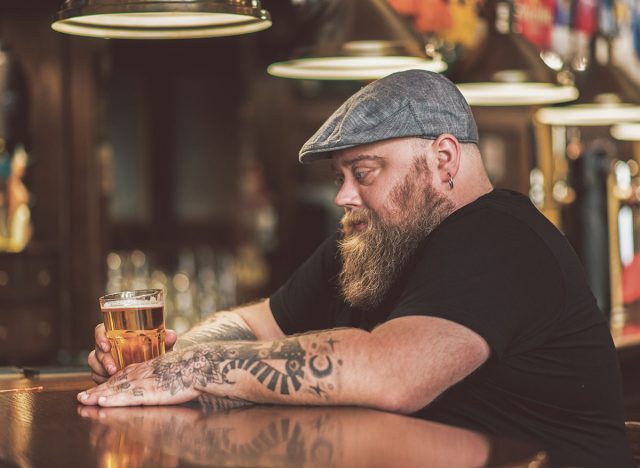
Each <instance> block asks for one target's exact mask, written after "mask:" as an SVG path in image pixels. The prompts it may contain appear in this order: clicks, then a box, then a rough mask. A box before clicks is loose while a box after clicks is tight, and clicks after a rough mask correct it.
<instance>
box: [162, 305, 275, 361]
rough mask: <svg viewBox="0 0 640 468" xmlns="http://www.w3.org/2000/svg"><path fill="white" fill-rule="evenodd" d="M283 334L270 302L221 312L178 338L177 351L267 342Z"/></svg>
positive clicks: (175, 347) (175, 348)
mask: <svg viewBox="0 0 640 468" xmlns="http://www.w3.org/2000/svg"><path fill="white" fill-rule="evenodd" d="M283 336H284V333H282V330H280V327H279V326H278V324H277V323H276V321H275V319H274V318H273V314H272V313H271V308H270V307H269V301H268V300H267V299H263V300H261V301H259V302H256V303H253V304H249V305H246V306H243V307H240V308H238V309H236V310H232V311H229V312H218V313H215V314H213V315H212V316H211V317H209V318H208V319H206V320H204V321H203V322H201V323H200V324H198V325H196V326H195V327H193V328H192V329H191V330H189V331H188V332H186V333H185V334H184V335H181V336H179V337H178V341H177V342H176V346H174V350H175V351H177V350H181V349H184V348H186V347H189V346H193V345H195V344H202V343H212V342H217V341H256V340H260V341H264V340H273V339H278V338H282V337H283Z"/></svg>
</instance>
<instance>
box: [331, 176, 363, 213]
mask: <svg viewBox="0 0 640 468" xmlns="http://www.w3.org/2000/svg"><path fill="white" fill-rule="evenodd" d="M335 202H336V205H338V206H339V207H341V208H346V209H353V208H358V207H360V206H362V200H361V199H360V194H359V193H358V190H357V188H356V186H355V184H354V183H353V182H352V181H350V180H348V179H345V181H344V182H343V183H342V185H341V186H340V189H339V190H338V193H337V194H336V199H335Z"/></svg>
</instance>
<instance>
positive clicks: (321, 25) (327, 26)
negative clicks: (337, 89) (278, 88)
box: [267, 0, 447, 80]
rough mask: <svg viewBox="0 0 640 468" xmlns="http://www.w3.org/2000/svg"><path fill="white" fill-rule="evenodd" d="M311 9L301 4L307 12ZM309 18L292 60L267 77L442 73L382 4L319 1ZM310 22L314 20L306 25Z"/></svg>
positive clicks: (438, 62) (431, 52)
mask: <svg viewBox="0 0 640 468" xmlns="http://www.w3.org/2000/svg"><path fill="white" fill-rule="evenodd" d="M313 6H314V5H313V4H311V2H309V5H304V6H303V8H307V11H309V10H310V9H311V8H312V7H313ZM313 13H314V15H311V14H308V15H307V20H309V21H308V22H309V23H315V27H309V28H306V29H305V28H302V29H301V31H302V35H303V36H305V37H302V38H299V39H298V46H297V48H296V50H295V51H294V53H293V58H292V59H290V60H287V61H284V62H277V63H273V64H271V65H270V66H269V67H268V69H267V71H268V72H269V74H271V75H274V76H279V77H283V78H294V79H313V80H375V79H378V78H382V77H383V76H386V75H388V74H390V73H394V72H397V71H402V70H407V69H412V68H419V69H424V70H430V71H434V72H442V71H444V70H445V69H446V68H447V65H446V63H445V62H444V61H443V60H442V59H441V58H440V57H439V55H438V54H437V53H436V51H435V49H434V48H432V47H430V46H425V45H424V42H423V40H422V38H421V37H420V36H419V35H418V34H417V33H416V32H415V31H414V30H413V29H412V28H411V26H410V25H409V24H408V23H407V22H405V20H404V19H403V18H401V17H400V16H399V15H398V14H397V13H396V12H395V11H394V10H393V8H391V6H390V5H389V4H388V3H387V2H386V0H349V1H346V0H337V1H335V0H323V2H322V3H321V9H320V11H319V13H318V11H314V12H313ZM310 20H313V21H310Z"/></svg>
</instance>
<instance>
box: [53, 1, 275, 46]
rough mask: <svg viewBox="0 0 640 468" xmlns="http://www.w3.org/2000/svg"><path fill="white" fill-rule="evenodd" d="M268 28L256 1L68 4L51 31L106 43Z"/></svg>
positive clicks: (81, 2) (185, 37) (94, 2)
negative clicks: (100, 40)
mask: <svg viewBox="0 0 640 468" xmlns="http://www.w3.org/2000/svg"><path fill="white" fill-rule="evenodd" d="M269 26H271V19H270V16H269V12H267V11H266V10H263V9H261V7H260V1H259V0H202V1H199V0H137V1H135V0H66V1H65V2H64V4H63V5H62V8H61V9H60V11H58V14H57V19H56V21H54V23H53V24H52V25H51V27H52V28H53V29H54V30H56V31H59V32H62V33H67V34H75V35H80V36H91V37H102V38H107V39H111V38H113V39H193V38H204V37H219V36H234V35H239V34H247V33H252V32H256V31H261V30H263V29H266V28H268V27H269Z"/></svg>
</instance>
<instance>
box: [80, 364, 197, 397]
mask: <svg viewBox="0 0 640 468" xmlns="http://www.w3.org/2000/svg"><path fill="white" fill-rule="evenodd" d="M189 371H190V369H189V368H185V367H184V366H183V365H182V362H181V356H180V353H177V352H175V353H169V354H164V355H162V356H160V357H157V358H154V359H151V360H149V361H146V362H141V363H138V364H131V365H129V366H127V367H126V368H124V369H123V370H121V371H119V372H117V373H116V374H115V375H114V376H112V377H111V378H110V379H109V380H107V381H106V382H104V383H103V384H101V385H98V386H97V387H94V388H92V389H89V390H87V391H85V392H81V393H79V394H78V401H79V402H80V403H82V404H85V405H100V406H137V405H174V404H180V403H185V402H187V401H191V400H193V399H194V398H197V397H198V396H199V395H200V394H201V393H202V392H201V391H199V390H197V389H196V387H195V385H191V384H190V385H184V384H183V385H167V381H168V377H167V376H168V375H170V376H172V377H173V378H174V380H175V379H179V380H180V382H181V383H182V382H184V381H185V380H188V379H189V378H193V373H191V374H190V373H189ZM169 382H170V383H172V380H169ZM189 383H192V382H189Z"/></svg>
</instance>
